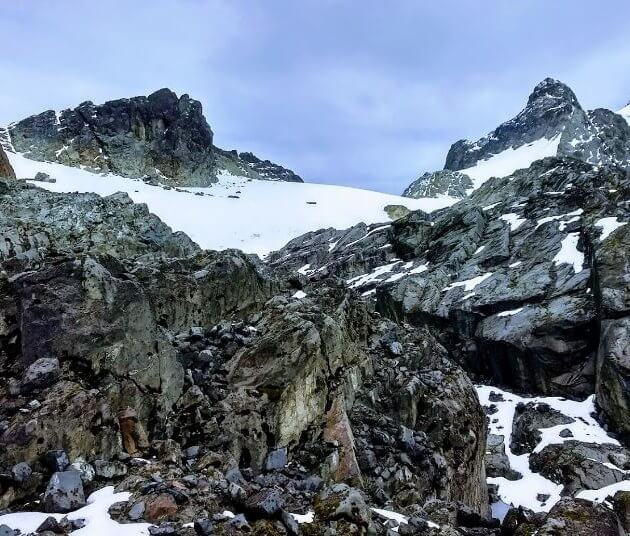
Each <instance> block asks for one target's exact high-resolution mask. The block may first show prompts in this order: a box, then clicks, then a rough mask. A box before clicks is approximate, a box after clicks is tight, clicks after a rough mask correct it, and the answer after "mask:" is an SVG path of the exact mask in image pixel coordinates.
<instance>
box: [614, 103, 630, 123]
mask: <svg viewBox="0 0 630 536" xmlns="http://www.w3.org/2000/svg"><path fill="white" fill-rule="evenodd" d="M617 113H618V114H619V115H620V116H621V117H623V118H624V119H625V120H626V121H628V123H629V124H630V103H629V104H628V105H627V106H626V107H624V108H622V109H621V110H619V111H618V112H617Z"/></svg>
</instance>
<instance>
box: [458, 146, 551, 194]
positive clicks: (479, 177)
mask: <svg viewBox="0 0 630 536" xmlns="http://www.w3.org/2000/svg"><path fill="white" fill-rule="evenodd" d="M559 144H560V135H557V136H554V137H553V138H551V139H547V138H541V139H539V140H536V141H534V142H532V143H528V144H526V145H522V146H520V147H517V148H516V149H514V148H513V147H510V148H509V149H506V150H505V151H503V152H500V153H498V154H494V155H492V156H490V157H489V158H487V159H486V160H480V161H479V162H477V163H476V164H475V165H474V166H471V167H469V168H466V169H462V170H460V171H459V172H460V173H463V174H464V175H468V176H469V177H470V178H471V179H472V182H473V188H472V189H471V190H470V191H469V193H470V192H472V190H475V189H477V188H479V187H480V186H481V185H482V184H483V183H484V182H486V181H487V180H488V179H489V178H490V177H507V176H508V175H511V174H512V173H514V172H515V171H516V170H517V169H524V168H528V167H529V166H531V165H532V163H533V162H535V161H536V160H540V159H542V158H546V157H548V156H556V154H557V153H558V145H559Z"/></svg>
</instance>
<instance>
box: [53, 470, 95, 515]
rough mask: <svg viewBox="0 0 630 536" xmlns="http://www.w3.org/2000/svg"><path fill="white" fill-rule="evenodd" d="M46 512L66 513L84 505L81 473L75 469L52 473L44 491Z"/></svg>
mask: <svg viewBox="0 0 630 536" xmlns="http://www.w3.org/2000/svg"><path fill="white" fill-rule="evenodd" d="M43 503H44V510H45V511H46V512H54V513H62V514H63V513H66V512H71V511H72V510H77V509H78V508H81V507H82V506H85V504H86V503H85V495H84V493H83V483H82V482H81V475H80V474H79V473H78V472H77V471H62V472H59V473H54V474H53V475H52V477H51V478H50V482H49V483H48V487H47V488H46V491H45V492H44V500H43Z"/></svg>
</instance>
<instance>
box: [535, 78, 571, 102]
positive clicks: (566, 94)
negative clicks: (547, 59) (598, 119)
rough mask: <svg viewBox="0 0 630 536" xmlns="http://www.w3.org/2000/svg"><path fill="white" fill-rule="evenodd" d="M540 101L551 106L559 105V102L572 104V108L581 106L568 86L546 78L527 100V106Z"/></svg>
mask: <svg viewBox="0 0 630 536" xmlns="http://www.w3.org/2000/svg"><path fill="white" fill-rule="evenodd" d="M540 101H542V102H544V103H545V104H551V103H554V102H555V103H556V104H558V103H559V101H563V102H566V103H569V104H571V105H572V106H576V107H579V106H580V103H579V102H578V100H577V97H576V96H575V93H573V90H572V89H571V88H570V87H569V86H567V85H566V84H564V83H562V82H560V81H559V80H555V79H553V78H545V79H544V80H543V81H542V82H540V83H538V84H537V85H536V87H535V88H534V91H532V93H531V95H530V96H529V99H528V100H527V106H528V107H530V106H532V105H534V104H535V103H537V102H540Z"/></svg>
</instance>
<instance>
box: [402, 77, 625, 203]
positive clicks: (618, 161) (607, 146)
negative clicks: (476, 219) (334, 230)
mask: <svg viewBox="0 0 630 536" xmlns="http://www.w3.org/2000/svg"><path fill="white" fill-rule="evenodd" d="M620 113H621V112H620ZM549 156H566V157H571V158H576V159H578V160H582V161H584V162H587V163H589V164H596V165H617V166H621V167H628V166H630V125H629V124H628V123H627V122H626V121H625V120H624V118H623V117H622V116H621V115H620V114H616V113H613V112H611V111H610V110H605V109H603V108H598V109H596V110H592V111H585V110H584V109H583V108H582V107H581V106H580V103H579V102H578V100H577V98H576V96H575V94H574V93H573V91H571V89H570V88H569V87H568V86H566V85H565V84H563V83H562V82H559V81H557V80H553V79H551V78H547V79H545V80H543V81H542V82H541V83H540V84H538V85H537V86H536V87H535V88H534V91H533V92H532V94H531V95H530V96H529V99H528V101H527V104H526V106H525V108H524V109H523V110H522V111H521V112H520V113H519V114H518V115H517V116H516V117H514V118H513V119H510V120H509V121H506V122H505V123H503V124H501V125H499V126H498V127H497V128H496V129H495V130H494V131H492V132H490V133H489V134H487V135H486V136H485V137H483V138H481V139H479V140H477V141H475V142H471V141H468V140H459V141H457V142H456V143H454V144H453V145H452V146H451V148H450V150H449V151H448V154H447V156H446V163H445V165H444V171H441V172H435V173H425V174H424V175H423V176H422V177H420V178H419V179H417V180H416V181H414V182H413V183H412V184H411V185H410V186H409V187H408V188H407V189H406V190H405V194H403V195H408V196H411V197H413V196H414V195H416V192H418V193H419V195H422V193H423V192H424V193H426V192H430V193H431V194H432V195H434V196H435V195H439V194H442V193H444V192H446V191H451V190H453V185H452V183H453V181H454V183H455V186H456V188H455V189H456V190H457V189H459V190H461V188H460V187H459V184H461V183H462V177H461V176H460V175H454V176H453V180H452V181H445V180H444V174H445V173H448V172H449V171H450V172H459V173H461V174H463V175H465V176H467V177H469V178H470V181H471V183H472V185H471V186H470V188H469V189H468V190H467V191H466V192H467V193H470V192H471V191H472V190H473V189H475V188H479V187H480V186H481V185H482V184H483V183H484V182H485V181H486V180H488V179H489V178H490V177H505V176H508V175H510V174H512V173H514V172H515V171H516V170H517V169H524V168H527V167H529V165H530V164H531V163H532V162H534V161H536V160H539V159H541V158H545V157H549ZM464 180H465V179H464ZM460 197H463V194H462V195H460Z"/></svg>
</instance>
